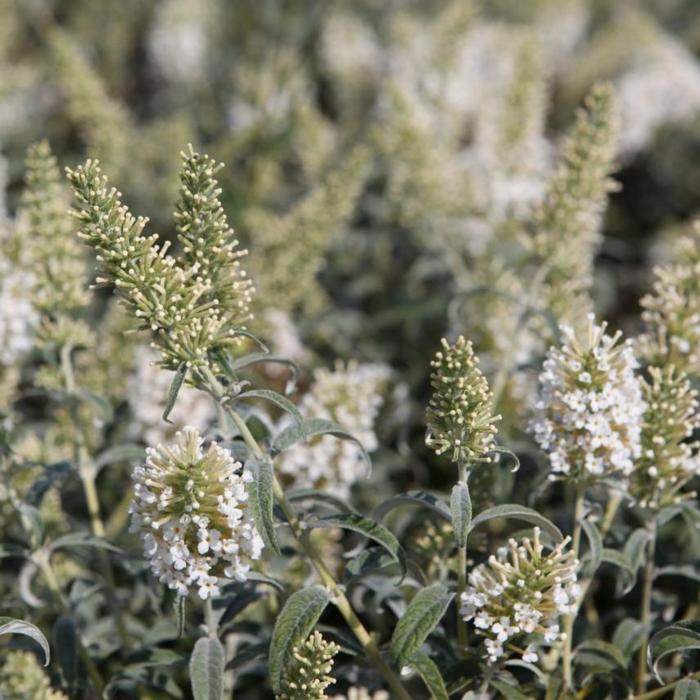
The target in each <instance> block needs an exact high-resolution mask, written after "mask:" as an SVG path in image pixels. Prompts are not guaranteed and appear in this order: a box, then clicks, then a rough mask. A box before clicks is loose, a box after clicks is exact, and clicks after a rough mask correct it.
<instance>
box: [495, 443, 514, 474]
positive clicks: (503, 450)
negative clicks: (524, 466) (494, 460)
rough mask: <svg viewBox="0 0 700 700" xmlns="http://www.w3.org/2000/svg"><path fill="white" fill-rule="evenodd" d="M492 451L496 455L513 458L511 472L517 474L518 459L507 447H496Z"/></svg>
mask: <svg viewBox="0 0 700 700" xmlns="http://www.w3.org/2000/svg"><path fill="white" fill-rule="evenodd" d="M493 451H494V452H496V453H498V454H503V455H508V456H509V457H512V458H513V463H514V464H513V468H512V469H511V471H512V472H517V471H518V469H520V458H519V457H518V455H516V454H515V452H513V450H509V449H508V448H507V447H501V446H500V445H499V446H497V447H494V448H493Z"/></svg>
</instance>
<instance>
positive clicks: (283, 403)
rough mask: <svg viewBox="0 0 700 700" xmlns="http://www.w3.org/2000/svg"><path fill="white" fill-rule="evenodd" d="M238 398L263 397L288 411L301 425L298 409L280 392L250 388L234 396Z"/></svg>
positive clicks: (301, 417) (302, 419) (302, 420)
mask: <svg viewBox="0 0 700 700" xmlns="http://www.w3.org/2000/svg"><path fill="white" fill-rule="evenodd" d="M238 399H264V400H265V401H270V402H271V403H273V404H275V406H277V407H278V408H281V409H282V410H283V411H284V412H285V413H289V414H290V415H291V416H292V417H293V418H294V420H295V421H296V423H297V425H299V426H301V425H302V423H303V422H304V417H303V416H302V415H301V413H299V409H298V408H297V407H296V406H295V405H294V404H293V403H292V402H291V401H290V400H289V399H288V398H287V397H286V396H282V394H279V393H277V392H276V391H272V390H271V389H251V390H250V391H244V392H243V393H242V394H238V396H236V400H238Z"/></svg>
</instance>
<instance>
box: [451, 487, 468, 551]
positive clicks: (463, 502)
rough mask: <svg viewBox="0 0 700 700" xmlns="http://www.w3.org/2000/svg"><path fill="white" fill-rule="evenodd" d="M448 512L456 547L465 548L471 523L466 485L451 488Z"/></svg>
mask: <svg viewBox="0 0 700 700" xmlns="http://www.w3.org/2000/svg"><path fill="white" fill-rule="evenodd" d="M450 511H451V513H452V527H453V528H454V532H455V540H456V541H457V546H458V547H466V546H467V536H468V535H469V526H470V525H471V522H472V500H471V497H470V496H469V487H468V486H467V485H466V484H463V483H461V482H460V483H458V484H455V486H454V487H453V489H452V495H451V497H450Z"/></svg>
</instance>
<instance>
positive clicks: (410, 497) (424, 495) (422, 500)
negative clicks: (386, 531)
mask: <svg viewBox="0 0 700 700" xmlns="http://www.w3.org/2000/svg"><path fill="white" fill-rule="evenodd" d="M402 506H418V507H423V508H428V509H429V510H431V511H433V513H437V514H438V515H440V516H441V517H443V518H445V520H448V521H451V520H452V515H451V513H450V509H449V508H448V507H447V506H446V505H445V502H444V501H443V500H442V499H441V498H440V497H439V496H436V495H435V494H432V493H429V492H428V491H407V492H406V493H402V494H399V495H398V496H394V497H393V498H387V499H386V500H385V501H382V502H381V503H380V504H379V505H378V506H377V507H376V508H375V509H374V513H373V515H374V517H375V518H376V519H377V520H380V519H382V518H383V517H384V516H385V515H386V514H387V513H389V512H390V511H392V510H394V509H395V508H401V507H402Z"/></svg>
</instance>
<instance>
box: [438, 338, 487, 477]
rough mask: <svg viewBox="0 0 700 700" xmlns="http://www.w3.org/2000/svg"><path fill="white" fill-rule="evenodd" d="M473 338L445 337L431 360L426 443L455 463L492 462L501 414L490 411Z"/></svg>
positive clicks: (484, 381) (485, 382)
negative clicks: (452, 339)
mask: <svg viewBox="0 0 700 700" xmlns="http://www.w3.org/2000/svg"><path fill="white" fill-rule="evenodd" d="M478 362H479V360H478V358H477V357H476V355H475V354H474V350H473V348H472V344H471V342H470V341H467V340H465V339H464V337H463V336H459V338H457V341H456V342H455V343H454V345H450V344H449V343H448V342H447V340H445V339H444V338H443V340H442V350H441V351H439V352H438V353H436V355H435V359H434V360H433V361H432V363H431V366H432V367H433V370H434V371H433V374H432V375H431V384H432V387H433V396H432V398H431V400H430V403H429V404H428V411H427V422H428V431H427V435H426V439H425V442H426V444H427V445H428V446H429V447H432V448H433V449H434V450H435V452H436V453H437V454H439V455H440V454H443V453H447V454H449V456H450V459H452V461H453V462H458V463H462V464H470V463H474V462H490V461H491V459H492V458H491V456H490V455H491V453H492V452H493V449H494V446H495V443H494V436H495V434H496V426H495V425H494V424H495V423H496V422H497V421H498V420H500V416H494V415H493V413H492V410H491V405H492V401H493V399H492V396H491V391H490V389H489V386H488V382H487V381H486V378H485V377H484V375H483V374H482V373H481V371H480V370H479V367H478Z"/></svg>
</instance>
